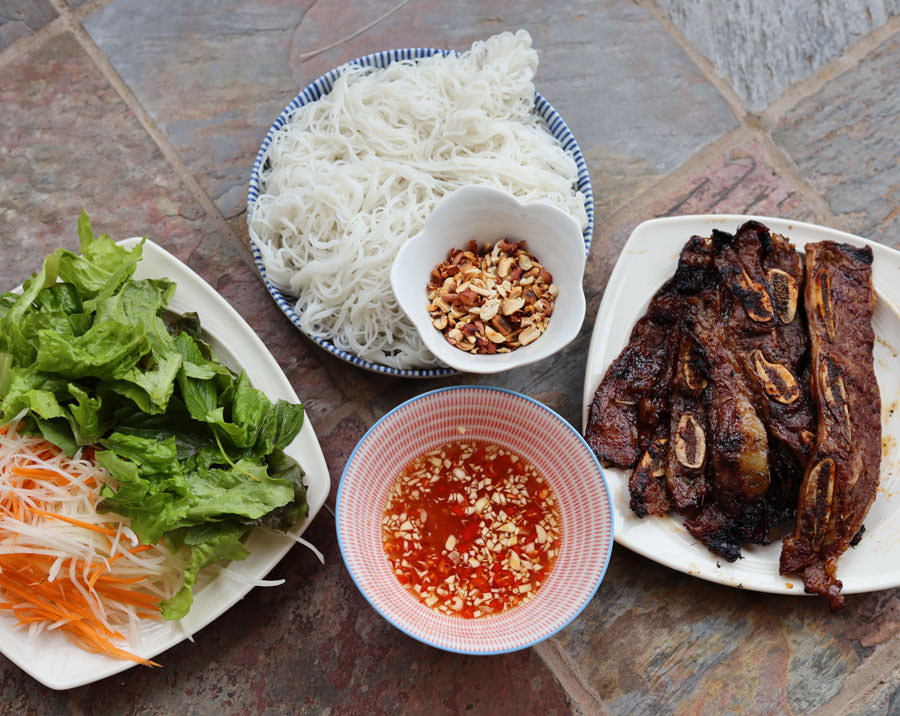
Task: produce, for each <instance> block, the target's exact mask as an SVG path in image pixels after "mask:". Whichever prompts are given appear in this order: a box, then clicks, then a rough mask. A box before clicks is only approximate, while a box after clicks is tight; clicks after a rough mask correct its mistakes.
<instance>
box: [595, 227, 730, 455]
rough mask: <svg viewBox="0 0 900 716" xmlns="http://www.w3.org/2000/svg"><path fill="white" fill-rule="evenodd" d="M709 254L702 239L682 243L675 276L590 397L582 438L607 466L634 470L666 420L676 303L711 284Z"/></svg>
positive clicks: (678, 309)
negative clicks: (589, 406) (655, 433)
mask: <svg viewBox="0 0 900 716" xmlns="http://www.w3.org/2000/svg"><path fill="white" fill-rule="evenodd" d="M711 251H712V243H711V242H710V241H709V240H708V239H703V238H700V237H696V236H695V237H693V238H691V239H690V240H689V241H688V242H687V244H686V245H685V248H684V250H683V251H682V252H681V256H680V257H679V262H678V268H677V269H676V271H675V274H674V275H673V276H672V278H671V279H669V280H668V281H667V282H666V283H665V284H664V285H663V286H662V288H660V289H659V291H657V292H656V294H655V295H654V296H653V298H652V299H651V301H650V305H649V306H648V308H647V312H646V314H645V315H644V316H642V317H641V318H640V319H639V320H638V322H637V323H636V324H635V327H634V328H633V329H632V332H631V336H630V338H629V341H628V344H627V345H626V346H625V348H624V349H623V350H622V352H621V353H620V354H619V356H618V357H617V358H616V359H615V360H614V361H613V363H612V364H611V365H610V367H609V368H608V369H607V371H606V375H604V377H603V380H602V381H601V383H600V385H599V386H598V387H597V390H596V391H595V393H594V398H593V401H592V403H591V408H590V411H589V413H588V423H587V427H586V429H585V439H586V440H587V443H588V445H590V446H591V448H592V449H593V450H594V452H595V453H596V454H597V456H598V458H599V459H600V460H601V461H602V462H603V463H605V464H607V465H616V466H618V467H634V466H635V465H637V463H638V460H639V459H640V458H641V457H642V455H643V453H644V452H645V451H646V449H647V448H648V446H649V444H650V442H651V440H652V438H653V434H654V432H655V431H656V428H657V426H658V425H659V424H660V423H661V422H662V421H664V420H667V416H668V411H669V407H668V387H669V383H670V381H671V379H672V371H673V368H674V363H673V361H674V356H675V352H676V351H677V349H678V324H679V321H680V317H681V311H682V304H683V301H684V297H685V296H686V295H691V294H693V293H696V292H697V291H699V290H701V289H702V288H703V287H705V286H707V285H709V283H710V282H711V281H712V280H713V278H714V275H713V271H712V256H711Z"/></svg>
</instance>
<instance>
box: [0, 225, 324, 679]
mask: <svg viewBox="0 0 900 716" xmlns="http://www.w3.org/2000/svg"><path fill="white" fill-rule="evenodd" d="M139 241H140V239H125V240H124V241H121V242H119V243H120V244H121V245H123V246H126V247H128V248H131V247H133V246H134V245H135V244H137V243H138V242H139ZM134 275H135V278H168V279H170V280H171V281H174V282H175V283H176V285H177V288H176V289H175V295H174V296H173V297H172V300H171V302H170V303H169V308H171V309H172V310H173V311H177V312H179V313H184V312H188V311H195V312H196V313H197V314H198V315H199V316H200V323H201V325H202V327H203V331H204V338H205V339H206V340H207V342H208V343H209V344H210V346H211V347H212V349H213V351H214V352H215V354H216V356H217V357H218V358H219V360H221V361H222V362H223V363H225V364H226V365H228V366H230V367H231V368H233V369H240V368H243V369H244V370H245V371H247V375H248V377H249V378H250V381H251V382H252V383H253V385H254V387H256V388H258V389H259V390H262V391H263V392H264V393H265V394H266V395H267V396H268V397H269V399H270V400H276V399H278V398H282V399H284V400H288V401H291V402H294V403H297V402H300V401H299V400H298V398H297V394H296V393H295V392H294V389H293V388H292V387H291V384H290V383H289V382H288V379H287V377H286V376H285V375H284V372H283V371H282V370H281V368H280V367H279V365H278V363H277V362H276V361H275V358H273V357H272V354H271V353H270V352H269V350H268V349H267V348H266V346H265V345H264V344H263V342H262V341H261V340H260V339H259V337H258V336H257V335H256V333H254V331H253V329H252V328H250V326H249V325H247V323H246V321H244V319H243V318H241V316H240V314H238V312H237V311H235V310H234V308H232V307H231V305H230V304H229V303H228V302H227V301H226V300H225V299H224V298H222V296H220V295H219V294H218V293H216V291H215V290H214V289H213V288H212V287H211V286H210V285H209V284H208V283H206V281H204V280H203V279H202V278H201V277H200V276H199V275H198V274H196V273H195V272H194V271H193V270H191V269H190V268H188V267H187V266H186V265H185V264H183V263H182V262H181V261H179V260H178V259H177V258H175V257H174V256H173V255H172V254H170V253H169V252H168V251H166V250H165V249H163V248H161V247H159V246H158V245H157V244H154V243H153V242H152V241H147V242H146V243H145V244H144V252H143V259H142V260H141V261H140V263H139V264H138V266H137V270H136V271H135V274H134ZM285 452H286V453H288V454H289V455H290V456H291V457H293V458H294V459H295V460H297V462H299V463H300V465H301V466H302V467H303V470H304V471H305V472H306V482H307V494H306V499H307V502H308V504H309V516H308V517H307V518H306V519H304V520H300V521H299V522H298V523H297V524H296V525H294V527H293V528H292V529H291V534H294V535H297V536H299V535H300V534H302V533H303V531H304V530H305V529H306V527H307V526H308V525H309V523H310V521H311V520H312V519H313V517H315V515H316V513H317V512H318V511H319V509H320V508H321V507H322V505H323V504H324V502H325V498H326V497H327V496H328V492H329V489H330V487H331V479H330V477H329V474H328V468H327V466H326V464H325V457H324V455H323V454H322V449H321V447H320V446H319V441H318V439H317V438H316V434H315V431H314V430H313V426H312V424H311V423H310V421H309V416H305V417H304V421H303V428H302V429H301V430H300V433H299V434H298V435H297V437H296V438H295V439H294V441H293V442H292V443H291V444H290V445H288V447H287V448H285ZM245 544H246V546H247V548H248V549H249V551H250V554H249V555H248V557H247V558H246V559H245V560H241V561H235V562H231V563H229V565H228V568H229V571H232V572H237V573H239V574H240V575H242V576H243V577H245V578H246V579H247V580H257V579H261V578H262V577H265V575H266V574H267V573H268V572H269V571H270V570H271V569H272V568H273V567H274V566H275V565H276V564H278V562H279V561H280V560H281V559H282V557H284V556H285V555H286V554H287V552H288V550H290V548H291V547H292V546H293V545H294V544H295V541H294V540H293V539H291V538H290V537H288V536H283V535H279V534H275V533H272V532H263V531H261V530H255V531H254V532H252V533H250V535H248V537H247V539H246V541H245ZM251 589H252V587H251V586H250V584H249V582H247V583H245V582H244V581H237V580H235V579H232V578H230V577H228V576H225V575H224V574H219V575H218V576H215V577H214V578H212V579H210V580H209V581H207V582H206V583H204V584H202V586H200V587H199V588H197V589H196V590H195V592H194V604H193V606H192V607H191V611H190V612H189V613H188V615H187V616H186V617H185V618H184V619H182V620H180V621H179V622H167V621H164V620H158V621H156V620H152V621H151V620H146V621H144V622H142V623H141V626H140V643H139V644H135V643H132V644H130V645H129V646H128V648H129V649H130V650H131V651H132V652H133V653H135V654H137V655H138V656H142V657H144V658H147V659H152V658H153V657H154V656H156V655H157V654H159V653H161V652H163V651H165V650H166V649H169V648H170V647H173V646H175V645H176V644H178V643H179V642H181V641H182V640H184V639H186V638H188V637H189V636H191V635H193V634H194V633H195V632H197V631H199V630H200V629H202V628H203V627H205V626H206V625H207V624H209V623H210V622H212V621H213V620H215V619H216V618H218V617H219V616H220V615H222V614H223V613H224V612H225V611H226V610H227V609H228V608H230V607H231V606H233V605H234V604H235V603H237V602H238V601H240V599H241V598H243V597H244V595H246V594H247V592H249V591H250V590H251ZM0 652H2V653H3V654H4V656H6V657H7V658H8V659H9V660H10V661H12V662H13V663H15V664H16V665H17V666H19V667H20V668H21V669H22V670H23V671H25V672H27V673H28V674H30V675H31V676H33V677H34V678H35V679H37V680H38V681H40V682H41V683H42V684H44V685H45V686H49V687H50V688H51V689H70V688H73V687H76V686H83V685H84V684H89V683H92V682H94V681H99V680H100V679H104V678H106V677H107V676H111V675H113V674H117V673H119V672H121V671H124V670H126V669H129V668H131V667H133V666H136V664H135V663H133V662H131V661H124V660H121V659H113V658H112V657H109V656H105V655H102V654H93V653H91V652H87V651H84V650H83V649H80V648H78V647H77V646H75V645H74V644H72V642H70V641H69V640H68V639H67V638H66V637H64V636H63V635H61V634H59V633H56V632H48V631H44V632H42V633H41V634H40V635H39V636H38V637H37V638H35V639H31V638H29V636H28V632H27V630H25V629H22V628H20V627H19V626H18V625H17V622H16V619H15V618H14V617H11V616H7V615H0Z"/></svg>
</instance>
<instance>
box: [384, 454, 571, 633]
mask: <svg viewBox="0 0 900 716" xmlns="http://www.w3.org/2000/svg"><path fill="white" fill-rule="evenodd" d="M560 526H561V520H560V516H559V510H558V508H557V505H556V496H555V495H554V494H553V490H552V489H551V488H550V485H549V484H548V483H547V481H546V480H545V479H544V478H543V476H541V475H540V473H539V472H538V471H537V469H536V468H535V467H534V466H533V465H532V464H531V463H530V462H529V461H528V460H526V459H525V458H523V457H522V456H521V455H518V454H517V453H515V452H513V451H511V450H509V449H507V448H504V447H500V446H499V445H495V444H492V443H488V442H483V441H479V440H467V439H460V440H455V441H452V442H449V443H447V444H444V445H441V446H439V447H436V448H434V449H433V450H430V451H429V452H426V453H424V454H423V455H420V456H418V457H416V458H415V459H414V460H412V462H410V463H409V464H408V465H407V466H406V467H404V468H403V470H402V471H401V472H400V474H399V476H398V477H397V479H396V480H395V481H394V484H393V485H392V486H391V489H390V492H389V494H388V499H387V505H386V506H385V510H384V517H383V519H382V543H383V545H384V551H385V554H386V555H387V558H388V562H389V564H390V566H391V569H392V570H393V572H394V574H395V575H396V577H397V579H398V580H399V582H400V583H401V584H402V585H404V587H406V589H407V590H408V591H409V592H410V593H411V594H413V595H414V596H415V597H416V598H417V599H418V600H419V601H421V602H422V603H424V604H425V605H427V606H429V607H431V608H432V609H434V610H436V611H438V612H440V613H442V614H447V615H451V616H459V617H465V618H477V617H484V616H488V615H490V614H499V613H500V612H503V611H505V610H507V609H510V608H512V607H514V606H516V605H517V604H521V603H522V602H524V601H525V600H527V599H529V598H530V597H531V596H533V595H534V593H535V592H536V591H537V590H538V589H539V588H540V587H541V585H542V584H543V583H544V582H545V581H546V579H547V576H548V575H549V573H550V569H551V568H552V567H553V564H554V562H555V561H556V556H557V554H558V552H559V540H560Z"/></svg>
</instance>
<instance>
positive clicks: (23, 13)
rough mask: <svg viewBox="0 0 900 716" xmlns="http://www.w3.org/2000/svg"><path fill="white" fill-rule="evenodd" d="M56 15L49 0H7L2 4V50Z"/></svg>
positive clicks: (0, 23)
mask: <svg viewBox="0 0 900 716" xmlns="http://www.w3.org/2000/svg"><path fill="white" fill-rule="evenodd" d="M56 15H57V13H56V10H55V9H54V7H53V5H51V4H50V2H49V0H6V1H5V2H4V3H3V5H2V6H0V50H4V49H6V48H7V47H9V46H10V45H12V44H13V43H14V42H15V41H16V40H18V39H20V38H22V37H28V36H29V35H31V34H33V33H34V32H35V31H36V30H39V29H41V28H42V27H44V25H46V24H48V23H49V22H51V21H52V20H53V19H54V18H55V17H56Z"/></svg>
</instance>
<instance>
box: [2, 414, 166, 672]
mask: <svg viewBox="0 0 900 716" xmlns="http://www.w3.org/2000/svg"><path fill="white" fill-rule="evenodd" d="M15 427H16V426H14V425H13V424H7V425H4V426H0V598H3V597H5V599H2V601H0V610H2V611H6V612H10V613H12V614H14V615H15V617H16V619H17V620H18V622H19V623H20V624H22V625H24V626H27V627H29V628H31V629H35V628H36V629H41V628H47V627H49V628H53V629H56V630H59V631H60V632H62V633H63V634H65V635H66V636H67V637H69V639H70V640H71V641H72V642H73V643H75V644H77V645H78V646H79V647H81V648H83V649H86V650H88V651H92V652H98V653H102V654H106V655H108V656H111V657H113V658H117V659H128V660H131V661H135V662H137V663H141V664H146V665H150V666H156V665H157V664H155V662H152V661H150V660H148V659H145V658H143V657H140V656H137V655H136V654H134V653H132V652H131V651H129V650H127V649H125V648H122V646H120V645H119V644H117V643H116V642H121V643H123V644H124V643H125V642H126V639H125V637H124V635H123V633H124V632H127V631H129V629H128V627H129V625H133V624H134V623H135V622H136V621H137V620H141V619H153V618H156V619H158V618H160V613H159V602H160V601H161V600H162V599H165V598H166V597H168V596H171V595H172V594H174V593H175V591H177V589H178V588H179V586H180V583H179V580H180V578H181V577H180V575H181V574H182V573H183V567H184V565H183V564H178V563H177V560H175V562H173V560H174V559H175V558H174V557H173V555H171V554H170V553H169V552H168V550H167V549H165V548H164V547H163V546H161V545H149V544H137V545H135V541H136V540H135V538H134V535H133V533H131V532H130V530H128V527H127V524H125V523H124V522H123V521H122V520H121V519H116V518H111V517H110V516H109V515H99V514H98V513H97V511H96V509H95V505H96V504H97V502H98V501H99V489H100V485H101V484H103V482H104V479H103V477H102V476H101V474H100V472H99V468H97V467H96V466H95V465H94V464H93V462H92V460H91V458H92V457H93V451H92V450H90V449H87V450H85V451H84V452H83V454H82V455H81V457H80V458H78V457H76V458H69V457H67V456H65V455H64V454H62V453H61V452H60V451H59V450H58V449H57V448H56V447H55V446H53V445H51V444H50V443H48V442H47V441H45V440H43V439H41V438H36V437H31V436H23V435H19V434H18V431H17V430H16V429H15Z"/></svg>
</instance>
